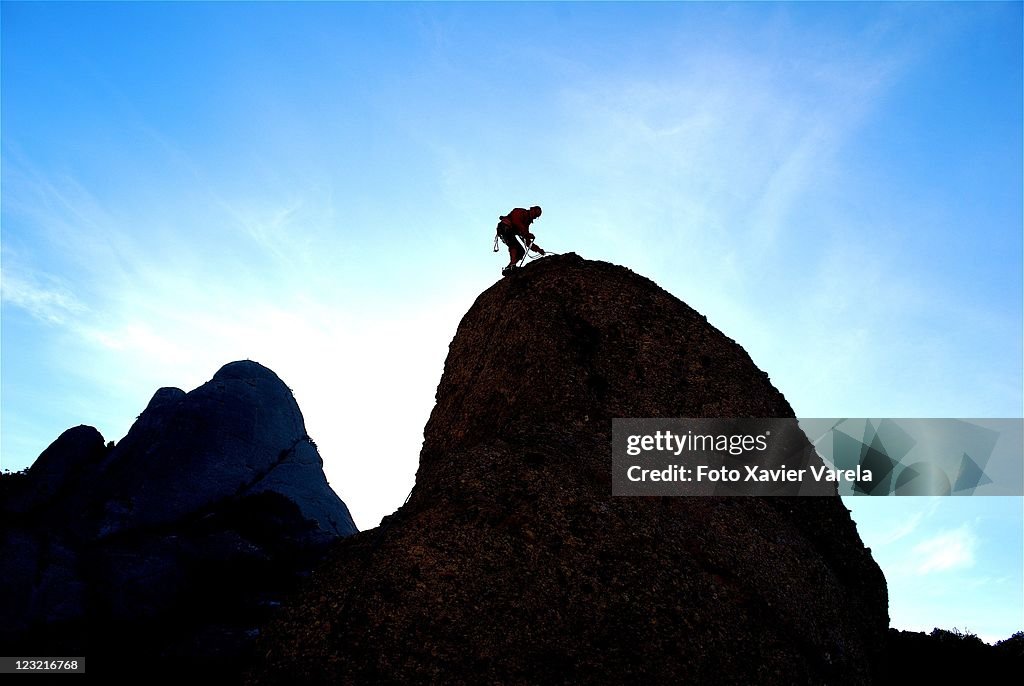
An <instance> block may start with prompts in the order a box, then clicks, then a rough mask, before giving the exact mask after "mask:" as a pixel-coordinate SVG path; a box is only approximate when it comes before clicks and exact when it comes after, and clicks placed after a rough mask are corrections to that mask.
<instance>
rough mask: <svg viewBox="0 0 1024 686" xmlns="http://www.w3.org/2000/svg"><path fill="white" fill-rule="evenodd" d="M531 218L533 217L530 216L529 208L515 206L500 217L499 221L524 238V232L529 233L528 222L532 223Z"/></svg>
mask: <svg viewBox="0 0 1024 686" xmlns="http://www.w3.org/2000/svg"><path fill="white" fill-rule="evenodd" d="M533 220H534V217H531V216H530V210H524V209H523V208H522V207H517V208H515V209H514V210H512V211H511V212H509V213H508V214H507V215H505V216H504V217H502V218H501V223H502V224H505V225H506V226H511V227H512V230H513V231H515V232H516V233H517V234H519V235H520V236H522V237H523V238H526V234H528V233H530V224H532V223H533Z"/></svg>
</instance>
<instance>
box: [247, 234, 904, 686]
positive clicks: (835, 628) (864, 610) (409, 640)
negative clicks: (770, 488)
mask: <svg viewBox="0 0 1024 686" xmlns="http://www.w3.org/2000/svg"><path fill="white" fill-rule="evenodd" d="M615 417H793V410H792V408H791V407H790V406H789V404H788V403H787V402H786V399H785V398H784V397H783V395H782V394H781V393H780V392H779V391H778V390H777V389H775V388H774V387H773V386H772V384H771V382H770V381H769V379H768V376H767V375H766V374H765V373H764V372H762V371H761V370H759V369H758V368H757V367H756V366H755V365H754V363H753V362H752V361H751V359H750V357H749V356H748V355H747V354H746V352H744V350H743V348H741V347H740V346H739V345H738V344H737V343H736V342H734V341H732V340H731V339H729V338H728V337H726V336H725V335H723V334H722V333H721V332H720V331H718V330H717V329H716V328H715V327H714V326H712V325H711V324H709V323H708V322H707V320H706V319H705V317H704V316H702V315H700V314H699V313H697V312H695V311H694V310H692V309H691V308H689V307H688V306H686V305H685V304H684V303H683V302H681V301H679V300H678V299H677V298H675V297H673V296H672V295H670V294H669V293H667V292H665V291H664V290H662V289H661V288H659V287H658V286H657V285H656V284H654V283H653V282H651V281H649V280H648V279H645V278H643V277H641V276H638V275H636V274H634V273H633V272H631V271H629V270H628V269H625V268H622V267H618V266H614V265H611V264H607V263H602V262H593V261H587V260H583V259H581V258H580V257H578V256H576V255H573V254H570V255H564V256H557V257H549V258H545V259H542V260H538V261H536V262H534V263H532V264H530V265H528V266H527V267H526V268H525V269H523V270H521V271H519V272H516V273H515V274H513V275H512V276H510V277H508V278H506V279H503V280H501V281H499V282H498V283H496V284H495V285H494V286H492V287H491V288H489V289H488V290H486V291H485V292H484V293H482V294H481V295H480V296H479V297H478V298H477V300H476V302H475V303H474V304H473V306H472V307H471V308H470V310H469V312H467V314H466V315H465V317H464V318H463V320H462V322H461V324H460V325H459V327H458V331H457V332H456V334H455V337H454V339H453V341H452V343H451V345H450V349H449V354H448V358H447V361H446V363H445V370H444V375H443V377H442V379H441V381H440V384H439V386H438V390H437V403H436V406H435V407H434V409H433V412H432V413H431V415H430V418H429V421H428V422H427V425H426V428H425V430H424V442H423V449H422V452H421V455H420V465H419V470H418V473H417V477H416V486H415V488H414V489H413V492H412V494H411V496H410V499H409V500H408V502H407V503H406V504H405V505H404V506H403V507H401V508H400V509H399V510H398V511H397V512H396V513H395V514H394V515H393V516H391V517H389V518H385V520H384V522H382V524H381V526H380V527H378V528H377V529H374V530H372V531H367V532H363V533H360V534H357V535H355V536H352V537H350V538H348V539H346V540H344V541H342V542H341V543H339V544H338V546H337V547H336V548H335V549H334V550H333V551H332V552H331V554H330V555H329V558H328V560H327V561H326V562H324V563H323V564H322V565H321V566H320V567H319V568H318V570H317V571H316V572H315V573H314V575H313V577H312V578H311V579H310V580H309V581H308V582H307V583H306V584H305V585H304V588H303V590H302V591H301V593H300V594H299V595H298V596H297V597H295V598H294V600H293V601H292V602H291V603H290V604H289V606H288V607H287V608H286V609H285V610H284V611H283V612H282V613H281V614H280V615H279V616H278V618H277V619H276V620H275V621H273V622H272V623H271V624H270V625H269V626H268V627H267V628H266V630H265V632H264V634H263V635H262V637H261V639H260V641H259V648H258V651H257V652H258V655H259V658H260V661H259V663H258V664H257V666H256V667H255V668H254V669H253V670H252V672H251V673H250V675H249V679H250V681H251V682H252V683H258V684H294V683H312V684H328V683H329V684H371V683H373V684H381V683H385V684H391V683H444V684H481V683H501V684H562V683H565V684H568V683H573V684H575V683H584V684H586V683H601V684H607V683H638V684H639V683H645V684H646V683H657V684H667V683H718V684H722V683H729V684H733V683H735V684H740V683H742V684H751V683H757V684H795V683H868V682H869V681H871V680H872V679H874V678H875V677H876V676H877V674H878V670H879V669H880V667H881V664H882V659H883V653H884V645H885V640H886V631H887V628H888V614H887V593H886V585H885V580H884V578H883V576H882V573H881V571H880V570H879V568H878V566H877V565H876V564H875V562H874V560H873V559H872V558H871V555H870V553H869V551H868V550H866V549H865V547H864V545H863V544H862V542H861V540H860V538H859V536H858V534H857V531H856V527H855V525H854V523H853V521H852V520H851V519H850V515H849V512H848V511H847V509H846V508H845V507H844V506H843V504H842V502H841V501H840V499H839V498H838V497H828V496H825V497H805V498H784V497H773V498H754V497H748V498H744V497H736V498H725V497H694V498H672V497H665V498H626V497H612V496H611V474H610V463H611V459H610V444H611V419H612V418H615Z"/></svg>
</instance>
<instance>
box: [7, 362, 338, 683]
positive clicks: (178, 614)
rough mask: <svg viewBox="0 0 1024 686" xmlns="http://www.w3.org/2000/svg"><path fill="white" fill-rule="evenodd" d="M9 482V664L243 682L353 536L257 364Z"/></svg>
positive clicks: (276, 389)
mask: <svg viewBox="0 0 1024 686" xmlns="http://www.w3.org/2000/svg"><path fill="white" fill-rule="evenodd" d="M4 483H5V486H4V487H3V488H2V489H0V496H2V498H0V578H2V579H3V583H2V584H0V653H2V654H4V655H23V656H27V655H76V656H86V657H87V658H88V662H87V671H88V673H91V674H94V675H95V674H112V673H120V674H122V675H127V674H131V673H133V671H132V670H133V669H135V668H138V669H144V670H145V672H146V673H147V674H153V673H160V672H161V671H162V670H165V669H167V668H168V667H170V666H173V667H175V668H176V669H186V670H187V669H189V668H190V667H191V668H195V669H201V670H202V671H203V673H204V674H211V670H215V673H217V674H226V675H234V676H235V677H236V678H237V674H238V672H239V670H240V668H241V665H242V664H243V663H244V662H245V661H246V660H248V659H249V657H250V651H251V649H252V646H253V642H254V639H255V636H256V634H257V632H258V627H259V625H260V624H261V623H262V622H264V621H265V620H266V619H267V618H268V617H269V616H270V614H271V613H272V612H273V611H274V609H275V608H276V607H277V606H279V605H280V603H281V601H282V599H283V598H284V597H285V596H286V594H287V593H288V592H289V591H291V590H292V589H294V587H295V586H296V585H297V583H298V582H299V580H300V579H301V578H303V577H304V576H307V575H308V574H309V571H310V570H311V569H312V567H313V566H314V564H315V563H316V562H317V561H318V560H320V559H321V558H322V557H323V555H324V553H325V551H326V549H327V547H328V545H329V544H330V543H332V542H333V541H335V540H338V539H339V538H341V537H343V536H347V535H350V534H353V533H355V531H356V528H355V525H354V524H353V522H352V518H351V516H350V515H349V512H348V509H347V508H346V507H345V504H344V503H343V502H342V501H341V500H340V499H339V498H338V496H337V495H336V494H335V493H334V491H332V490H331V488H330V486H329V485H328V483H327V480H326V478H325V477H324V474H323V470H322V461H321V459H320V455H319V454H318V452H317V449H316V447H315V446H314V445H313V442H312V441H311V440H310V438H309V436H307V435H306V429H305V426H304V424H303V419H302V414H301V412H300V411H299V408H298V405H297V404H296V403H295V400H294V398H293V397H292V394H291V391H290V390H289V389H288V388H287V386H285V385H284V383H283V382H282V381H281V380H280V379H279V378H278V377H277V376H276V375H275V374H274V373H273V372H272V371H270V370H269V369H266V368H264V367H262V366H260V365H259V364H257V363H255V362H248V361H246V362H233V363H231V364H228V365H225V366H224V367H223V368H222V369H221V370H220V371H218V372H217V374H216V375H215V376H214V377H213V379H212V380H210V381H209V382H207V383H206V384H204V385H203V386H201V387H199V388H197V389H196V390H194V391H192V392H191V393H185V392H184V391H181V390H179V389H177V388H162V389H160V390H158V391H157V392H156V394H155V395H154V396H153V399H152V400H151V401H150V403H149V406H148V407H146V409H145V410H144V411H143V413H142V414H141V415H140V416H139V418H138V420H137V421H136V422H135V424H134V425H133V426H132V428H131V430H130V431H129V432H128V435H127V436H125V438H124V440H122V441H121V442H120V443H119V444H118V445H117V446H116V447H113V445H112V444H111V445H109V446H108V445H104V441H103V437H102V436H101V435H100V434H99V432H98V431H97V430H96V429H94V428H92V427H89V426H78V427H75V428H73V429H68V430H67V431H65V432H64V433H63V434H61V436H60V437H59V438H57V440H56V441H54V442H53V444H52V445H50V447H48V448H47V449H46V450H45V451H44V452H43V453H42V455H40V456H39V458H38V459H37V460H36V462H35V463H34V464H33V465H32V467H31V468H30V469H29V470H28V472H27V474H24V475H17V476H13V477H12V476H9V477H7V478H5V479H4ZM147 678H149V677H147Z"/></svg>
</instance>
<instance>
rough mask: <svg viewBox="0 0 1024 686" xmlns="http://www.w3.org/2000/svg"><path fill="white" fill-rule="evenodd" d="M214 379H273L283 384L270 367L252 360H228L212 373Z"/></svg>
mask: <svg viewBox="0 0 1024 686" xmlns="http://www.w3.org/2000/svg"><path fill="white" fill-rule="evenodd" d="M213 380H214V381H231V380H239V381H247V380H253V381H255V380H265V381H275V382H277V383H280V384H283V383H284V382H283V381H281V378H280V377H279V376H278V375H277V374H275V373H274V372H273V371H271V370H270V369H267V368H266V367H264V366H263V365H262V364H260V363H259V362H253V361H252V360H238V361H236V362H228V363H227V364H226V365H224V366H223V367H221V368H220V369H219V370H218V371H217V373H216V374H214V375H213Z"/></svg>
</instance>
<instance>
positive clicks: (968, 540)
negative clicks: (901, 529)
mask: <svg viewBox="0 0 1024 686" xmlns="http://www.w3.org/2000/svg"><path fill="white" fill-rule="evenodd" d="M977 547H978V537H977V535H976V534H975V533H974V531H972V529H971V527H970V525H968V524H964V525H963V526H961V527H959V528H957V529H953V530H952V531H944V532H942V533H940V534H937V535H935V536H933V537H931V538H929V539H927V540H925V541H922V542H921V543H918V544H917V545H915V546H914V549H913V553H914V555H915V556H917V557H919V558H920V559H919V561H918V562H917V564H916V567H915V571H916V572H917V573H918V574H921V575H924V574H931V573H933V572H946V571H950V570H955V569H965V568H968V567H971V566H973V565H974V555H975V550H976V549H977Z"/></svg>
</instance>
